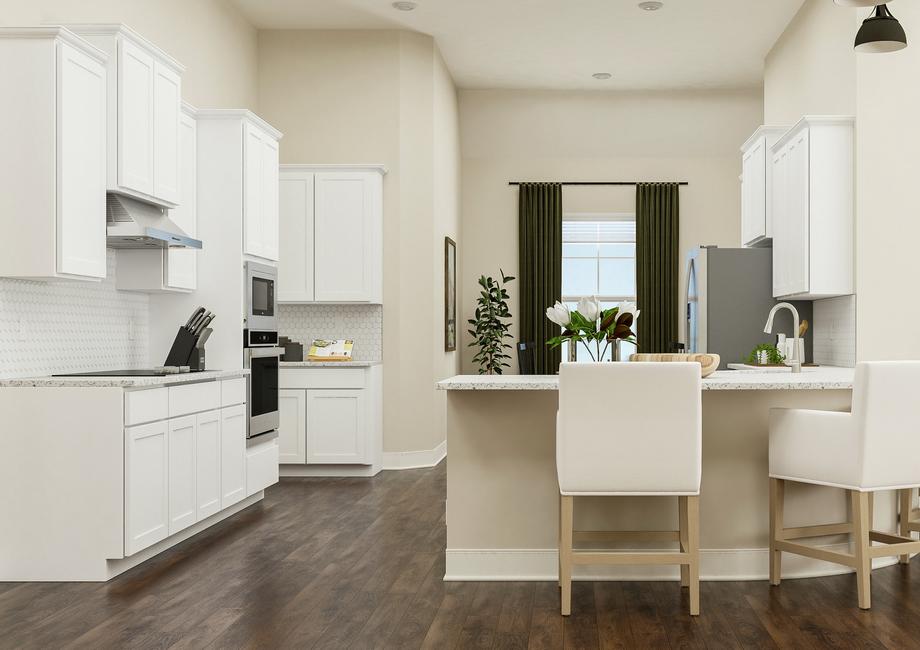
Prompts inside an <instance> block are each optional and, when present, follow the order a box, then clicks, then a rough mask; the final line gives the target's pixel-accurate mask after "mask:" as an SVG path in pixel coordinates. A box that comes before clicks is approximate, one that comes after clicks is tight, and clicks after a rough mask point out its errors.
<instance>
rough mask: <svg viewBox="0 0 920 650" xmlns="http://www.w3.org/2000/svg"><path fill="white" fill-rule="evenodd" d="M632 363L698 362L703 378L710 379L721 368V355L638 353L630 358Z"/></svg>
mask: <svg viewBox="0 0 920 650" xmlns="http://www.w3.org/2000/svg"><path fill="white" fill-rule="evenodd" d="M629 360H630V361H659V362H660V361H696V362H697V363H698V364H700V369H701V372H702V376H703V377H708V376H709V375H711V374H712V373H714V372H715V371H716V370H718V368H719V361H720V358H719V355H718V354H677V353H662V354H645V353H641V352H640V353H638V354H632V355H630V356H629Z"/></svg>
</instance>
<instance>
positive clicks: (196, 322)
mask: <svg viewBox="0 0 920 650" xmlns="http://www.w3.org/2000/svg"><path fill="white" fill-rule="evenodd" d="M208 313H209V312H208V310H207V309H204V308H202V309H201V313H200V314H198V316H197V317H196V318H195V320H193V321H192V325H191V327H190V328H189V331H190V332H191V333H192V334H194V333H195V331H196V330H197V329H198V325H199V324H201V322H202V321H203V320H204V319H205V317H207V315H208Z"/></svg>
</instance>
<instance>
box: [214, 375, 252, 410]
mask: <svg viewBox="0 0 920 650" xmlns="http://www.w3.org/2000/svg"><path fill="white" fill-rule="evenodd" d="M245 403H246V378H245V377H238V378H236V379H225V380H224V381H222V382H220V405H221V406H222V407H223V406H236V405H237V404H245Z"/></svg>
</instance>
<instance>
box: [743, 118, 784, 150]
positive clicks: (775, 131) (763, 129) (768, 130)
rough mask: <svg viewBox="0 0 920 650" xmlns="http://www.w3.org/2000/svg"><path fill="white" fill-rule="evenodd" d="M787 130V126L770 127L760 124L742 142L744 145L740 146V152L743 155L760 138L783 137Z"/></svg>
mask: <svg viewBox="0 0 920 650" xmlns="http://www.w3.org/2000/svg"><path fill="white" fill-rule="evenodd" d="M788 130H789V125H788V124H783V125H772V124H762V125H760V126H758V127H757V130H756V131H754V133H752V134H751V137H749V138H748V139H747V140H745V141H744V144H743V145H741V152H742V153H744V152H746V151H747V150H748V149H750V148H751V146H752V145H753V144H754V143H755V142H756V141H757V139H758V138H760V137H761V136H765V135H766V136H770V135H775V136H781V135H784V134H785V133H786V132H787V131H788Z"/></svg>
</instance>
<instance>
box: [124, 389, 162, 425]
mask: <svg viewBox="0 0 920 650" xmlns="http://www.w3.org/2000/svg"><path fill="white" fill-rule="evenodd" d="M168 417H169V396H168V393H167V389H165V388H152V389H150V390H137V391H131V392H126V393H125V426H131V425H134V424H143V423H144V422H153V421H154V420H165V419H166V418H168Z"/></svg>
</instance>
